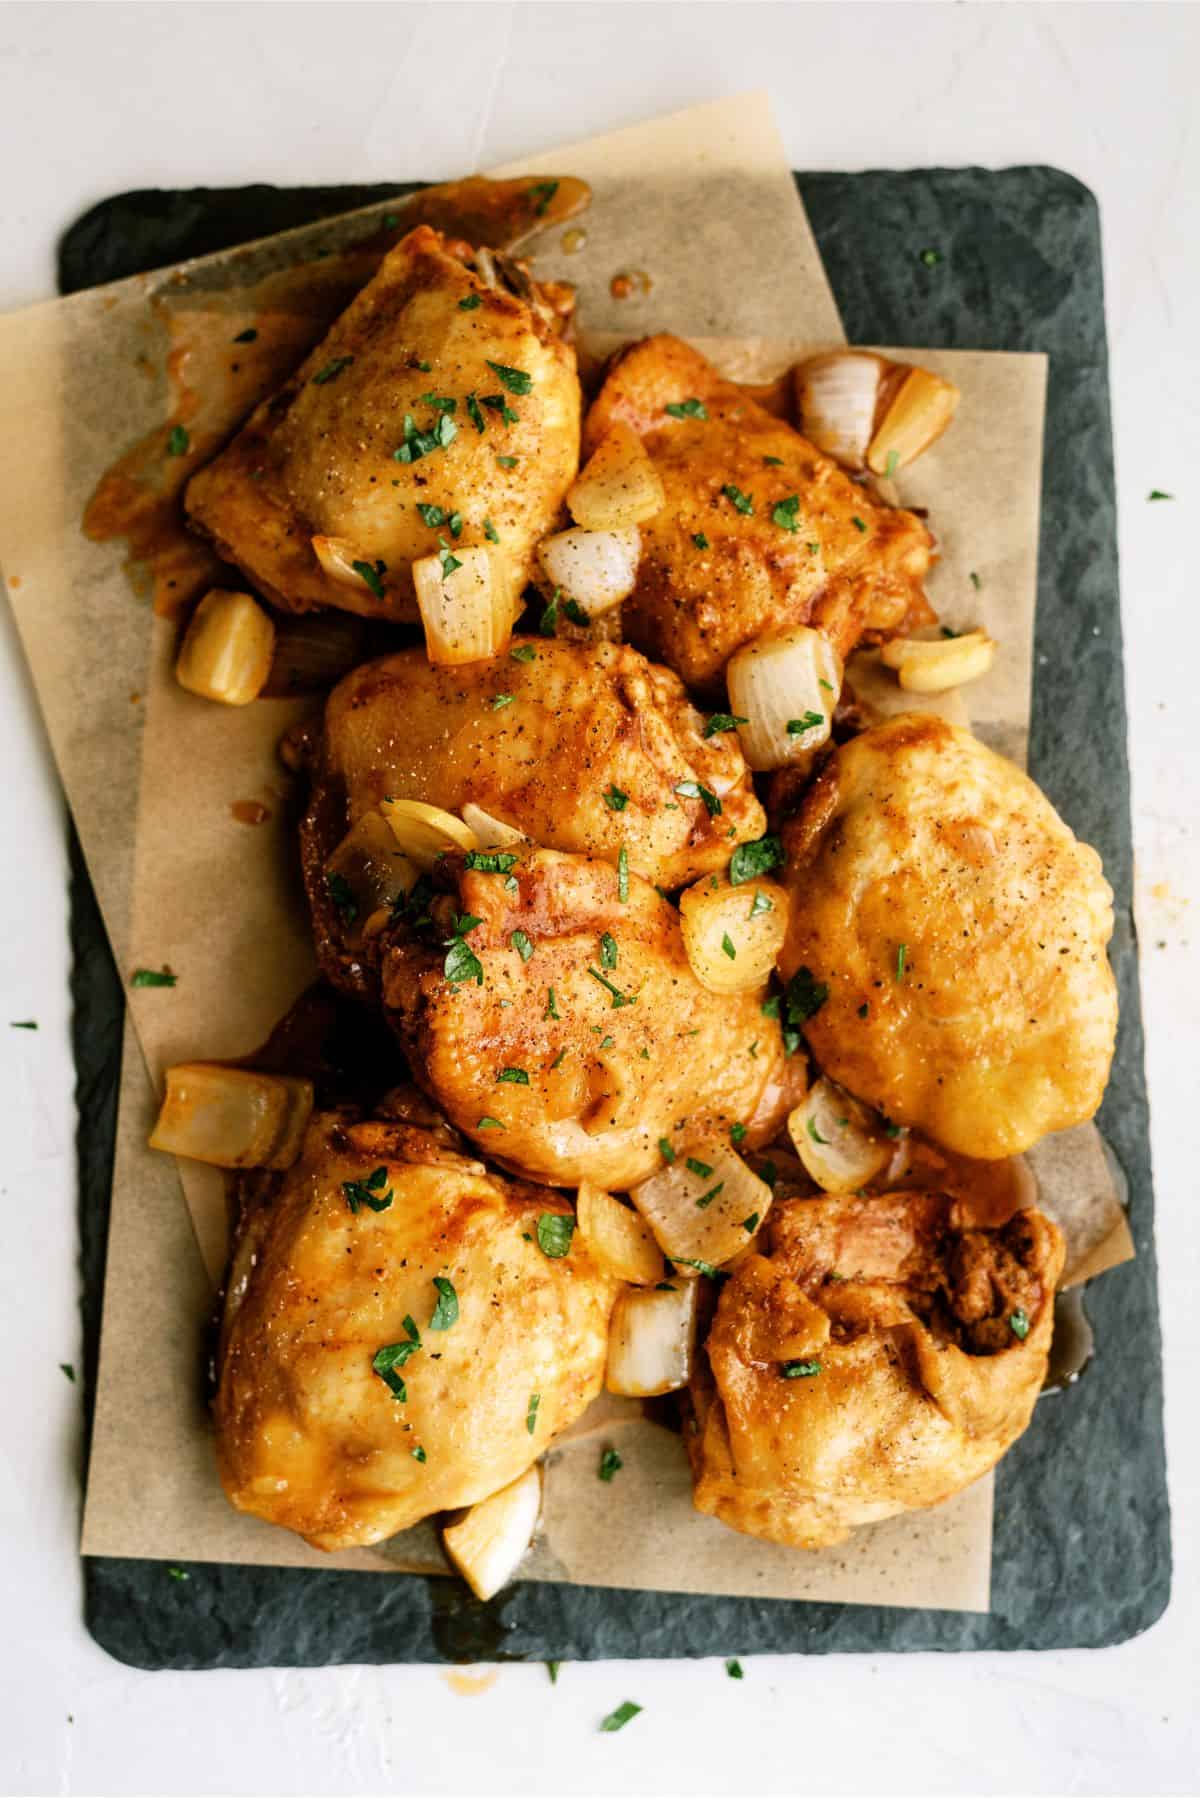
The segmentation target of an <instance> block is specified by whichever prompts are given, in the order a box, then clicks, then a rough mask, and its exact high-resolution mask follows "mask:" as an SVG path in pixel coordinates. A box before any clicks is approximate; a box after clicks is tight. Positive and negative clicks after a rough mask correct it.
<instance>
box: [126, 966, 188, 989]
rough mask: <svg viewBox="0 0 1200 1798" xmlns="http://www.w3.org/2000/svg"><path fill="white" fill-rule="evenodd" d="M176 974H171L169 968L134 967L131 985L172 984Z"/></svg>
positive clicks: (175, 979)
mask: <svg viewBox="0 0 1200 1798" xmlns="http://www.w3.org/2000/svg"><path fill="white" fill-rule="evenodd" d="M178 979H179V976H178V974H172V973H171V971H170V969H169V968H162V969H159V968H135V969H134V970H133V979H132V980H131V982H130V985H131V986H174V985H175V984H176V982H177V981H178Z"/></svg>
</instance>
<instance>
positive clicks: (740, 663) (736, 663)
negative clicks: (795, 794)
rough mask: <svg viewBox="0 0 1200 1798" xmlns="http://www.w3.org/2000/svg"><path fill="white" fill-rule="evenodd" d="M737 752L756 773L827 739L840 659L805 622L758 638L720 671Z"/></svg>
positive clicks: (792, 759)
mask: <svg viewBox="0 0 1200 1798" xmlns="http://www.w3.org/2000/svg"><path fill="white" fill-rule="evenodd" d="M725 674H726V679H727V681H728V683H729V702H730V709H731V710H732V711H733V712H734V713H735V715H740V716H742V717H744V718H745V719H746V720H747V722H746V723H745V724H739V725H738V738H739V740H740V742H741V745H742V753H743V755H744V756H745V758H746V760H747V762H748V763H749V764H750V766H751V767H752V768H753V769H755V771H756V772H765V771H766V770H768V769H771V768H784V767H786V766H787V764H788V763H789V762H796V761H800V760H801V759H802V758H803V757H804V756H805V755H806V754H808V753H809V751H810V750H813V749H817V748H819V747H820V745H821V744H822V743H824V742H826V741H827V740H828V737H829V732H830V728H831V721H832V718H833V709H834V707H835V706H836V704H837V701H838V694H839V693H840V692H841V690H842V658H841V657H840V656H839V655H838V652H837V650H836V649H835V648H834V647H833V644H832V643H831V642H830V641H829V638H828V637H826V636H825V635H824V634H823V632H821V631H815V630H813V629H811V627H810V626H809V625H807V624H799V625H796V626H795V628H794V629H792V630H790V631H781V632H780V633H779V634H778V635H777V636H773V637H759V638H758V639H757V641H756V642H754V643H748V644H747V645H746V647H745V648H744V649H739V650H738V651H737V653H736V654H735V655H733V656H731V657H730V661H729V666H728V668H727V669H726V671H725Z"/></svg>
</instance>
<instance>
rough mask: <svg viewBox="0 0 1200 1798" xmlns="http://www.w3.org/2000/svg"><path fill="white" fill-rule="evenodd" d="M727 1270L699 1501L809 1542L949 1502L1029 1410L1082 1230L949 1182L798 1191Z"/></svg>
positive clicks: (783, 1538)
mask: <svg viewBox="0 0 1200 1798" xmlns="http://www.w3.org/2000/svg"><path fill="white" fill-rule="evenodd" d="M766 1233H767V1235H768V1237H769V1240H770V1252H769V1253H768V1254H755V1255H752V1256H749V1257H748V1258H746V1259H745V1260H743V1261H742V1262H741V1263H739V1265H738V1266H737V1268H736V1269H735V1271H734V1274H733V1277H732V1279H730V1280H729V1282H728V1283H727V1284H726V1286H725V1287H724V1289H723V1291H722V1293H721V1297H720V1301H719V1303H718V1306H717V1314H716V1319H715V1321H714V1323H713V1327H712V1331H711V1334H710V1336H709V1338H708V1343H707V1352H706V1354H705V1355H703V1356H701V1357H700V1358H699V1361H698V1367H697V1373H696V1375H695V1378H694V1382H693V1400H694V1405H695V1413H696V1415H695V1419H694V1423H695V1428H694V1429H693V1430H691V1431H690V1432H689V1431H685V1438H686V1440H687V1443H688V1448H689V1452H690V1454H691V1459H692V1470H693V1477H694V1482H695V1485H694V1498H695V1503H696V1507H697V1509H698V1510H701V1511H705V1512H707V1513H709V1514H710V1515H711V1516H714V1517H719V1518H720V1519H721V1521H722V1522H723V1523H727V1524H728V1525H729V1526H730V1527H731V1528H732V1529H736V1530H741V1531H742V1532H743V1533H745V1534H746V1535H751V1536H761V1537H764V1538H765V1539H766V1540H768V1541H771V1542H782V1543H787V1544H789V1545H791V1546H793V1547H798V1548H821V1547H825V1546H827V1545H828V1544H831V1543H835V1542H841V1541H844V1540H845V1538H846V1537H847V1536H848V1535H849V1533H850V1531H851V1530H853V1529H855V1528H856V1527H858V1526H860V1525H862V1524H866V1523H874V1522H877V1521H878V1520H879V1519H881V1518H883V1517H891V1516H893V1515H895V1514H896V1513H897V1512H899V1511H907V1510H913V1509H919V1508H921V1507H924V1506H927V1505H934V1504H939V1503H940V1502H941V1501H942V1500H943V1499H946V1498H949V1497H951V1496H952V1494H954V1493H955V1492H959V1491H961V1490H962V1488H963V1487H964V1486H967V1485H970V1483H971V1482H972V1481H973V1480H976V1479H978V1478H979V1477H980V1475H981V1474H984V1473H986V1472H987V1471H988V1469H989V1468H990V1467H993V1466H994V1465H995V1463H996V1462H997V1461H998V1460H999V1459H1000V1457H1001V1455H1003V1454H1004V1453H1005V1451H1006V1450H1007V1449H1008V1448H1010V1447H1011V1446H1012V1444H1013V1443H1014V1442H1015V1441H1016V1439H1017V1437H1018V1436H1020V1435H1021V1433H1022V1432H1023V1431H1024V1430H1025V1428H1026V1427H1027V1425H1028V1423H1029V1420H1030V1417H1031V1415H1032V1412H1033V1407H1034V1403H1035V1401H1036V1399H1037V1395H1038V1393H1039V1391H1040V1390H1041V1386H1042V1382H1043V1380H1044V1379H1045V1375H1046V1367H1047V1362H1048V1356H1049V1349H1050V1338H1051V1333H1052V1330H1053V1323H1054V1292H1055V1288H1056V1285H1057V1282H1058V1278H1059V1274H1060V1273H1061V1270H1062V1262H1063V1243H1062V1238H1061V1236H1060V1235H1059V1233H1058V1230H1057V1229H1056V1227H1055V1226H1054V1224H1053V1223H1051V1222H1050V1220H1049V1219H1048V1218H1046V1217H1044V1216H1043V1215H1042V1214H1041V1213H1040V1212H1038V1211H1018V1212H1017V1213H1016V1214H1015V1215H1014V1216H1013V1217H1011V1218H1010V1219H1009V1221H1008V1222H1007V1223H1005V1224H1003V1225H1002V1226H1001V1227H1000V1228H998V1229H974V1228H971V1227H970V1225H969V1224H968V1222H967V1220H966V1218H965V1217H964V1216H963V1214H962V1208H961V1207H960V1205H959V1204H958V1202H957V1201H955V1200H952V1199H949V1198H947V1197H946V1196H945V1195H943V1194H938V1193H917V1192H905V1193H893V1194H887V1195H885V1196H883V1197H881V1198H821V1199H790V1200H784V1201H783V1202H782V1203H778V1202H777V1203H776V1205H775V1207H774V1208H773V1210H772V1213H771V1217H770V1219H769V1221H768V1224H767V1227H766Z"/></svg>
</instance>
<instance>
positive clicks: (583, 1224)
mask: <svg viewBox="0 0 1200 1798" xmlns="http://www.w3.org/2000/svg"><path fill="white" fill-rule="evenodd" d="M575 1211H576V1216H577V1218H578V1221H579V1234H580V1235H581V1236H582V1237H583V1238H584V1240H585V1241H586V1242H587V1245H588V1247H589V1249H590V1250H591V1251H592V1254H593V1256H594V1257H595V1259H596V1260H597V1261H598V1262H599V1264H600V1266H601V1267H602V1268H603V1269H604V1271H605V1273H609V1274H612V1275H613V1276H614V1278H615V1279H618V1280H628V1281H629V1283H630V1284H631V1285H633V1286H653V1285H655V1284H656V1283H657V1282H658V1281H659V1280H661V1279H662V1277H663V1274H664V1272H665V1269H664V1267H663V1258H662V1250H661V1249H660V1248H659V1246H658V1244H657V1243H656V1242H655V1240H654V1233H653V1231H652V1230H651V1229H650V1227H649V1225H648V1224H647V1223H646V1222H645V1220H644V1219H643V1218H641V1217H639V1216H638V1213H637V1212H636V1211H631V1210H630V1209H629V1207H628V1205H622V1203H621V1201H620V1200H619V1199H615V1198H614V1197H613V1195H612V1194H611V1193H610V1192H604V1191H603V1190H602V1189H601V1188H600V1187H599V1186H590V1185H588V1184H586V1183H585V1184H584V1185H583V1186H581V1187H580V1188H579V1192H578V1195H577V1197H576V1203H575Z"/></svg>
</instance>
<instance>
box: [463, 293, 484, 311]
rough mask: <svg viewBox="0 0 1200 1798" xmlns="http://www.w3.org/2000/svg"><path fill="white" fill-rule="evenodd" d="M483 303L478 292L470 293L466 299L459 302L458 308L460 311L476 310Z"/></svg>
mask: <svg viewBox="0 0 1200 1798" xmlns="http://www.w3.org/2000/svg"><path fill="white" fill-rule="evenodd" d="M482 304H483V301H482V300H481V299H480V297H479V295H478V294H477V293H469V294H468V295H467V297H466V299H465V300H460V301H459V302H458V309H459V311H460V312H474V311H475V309H476V307H478V306H481V305H482Z"/></svg>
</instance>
